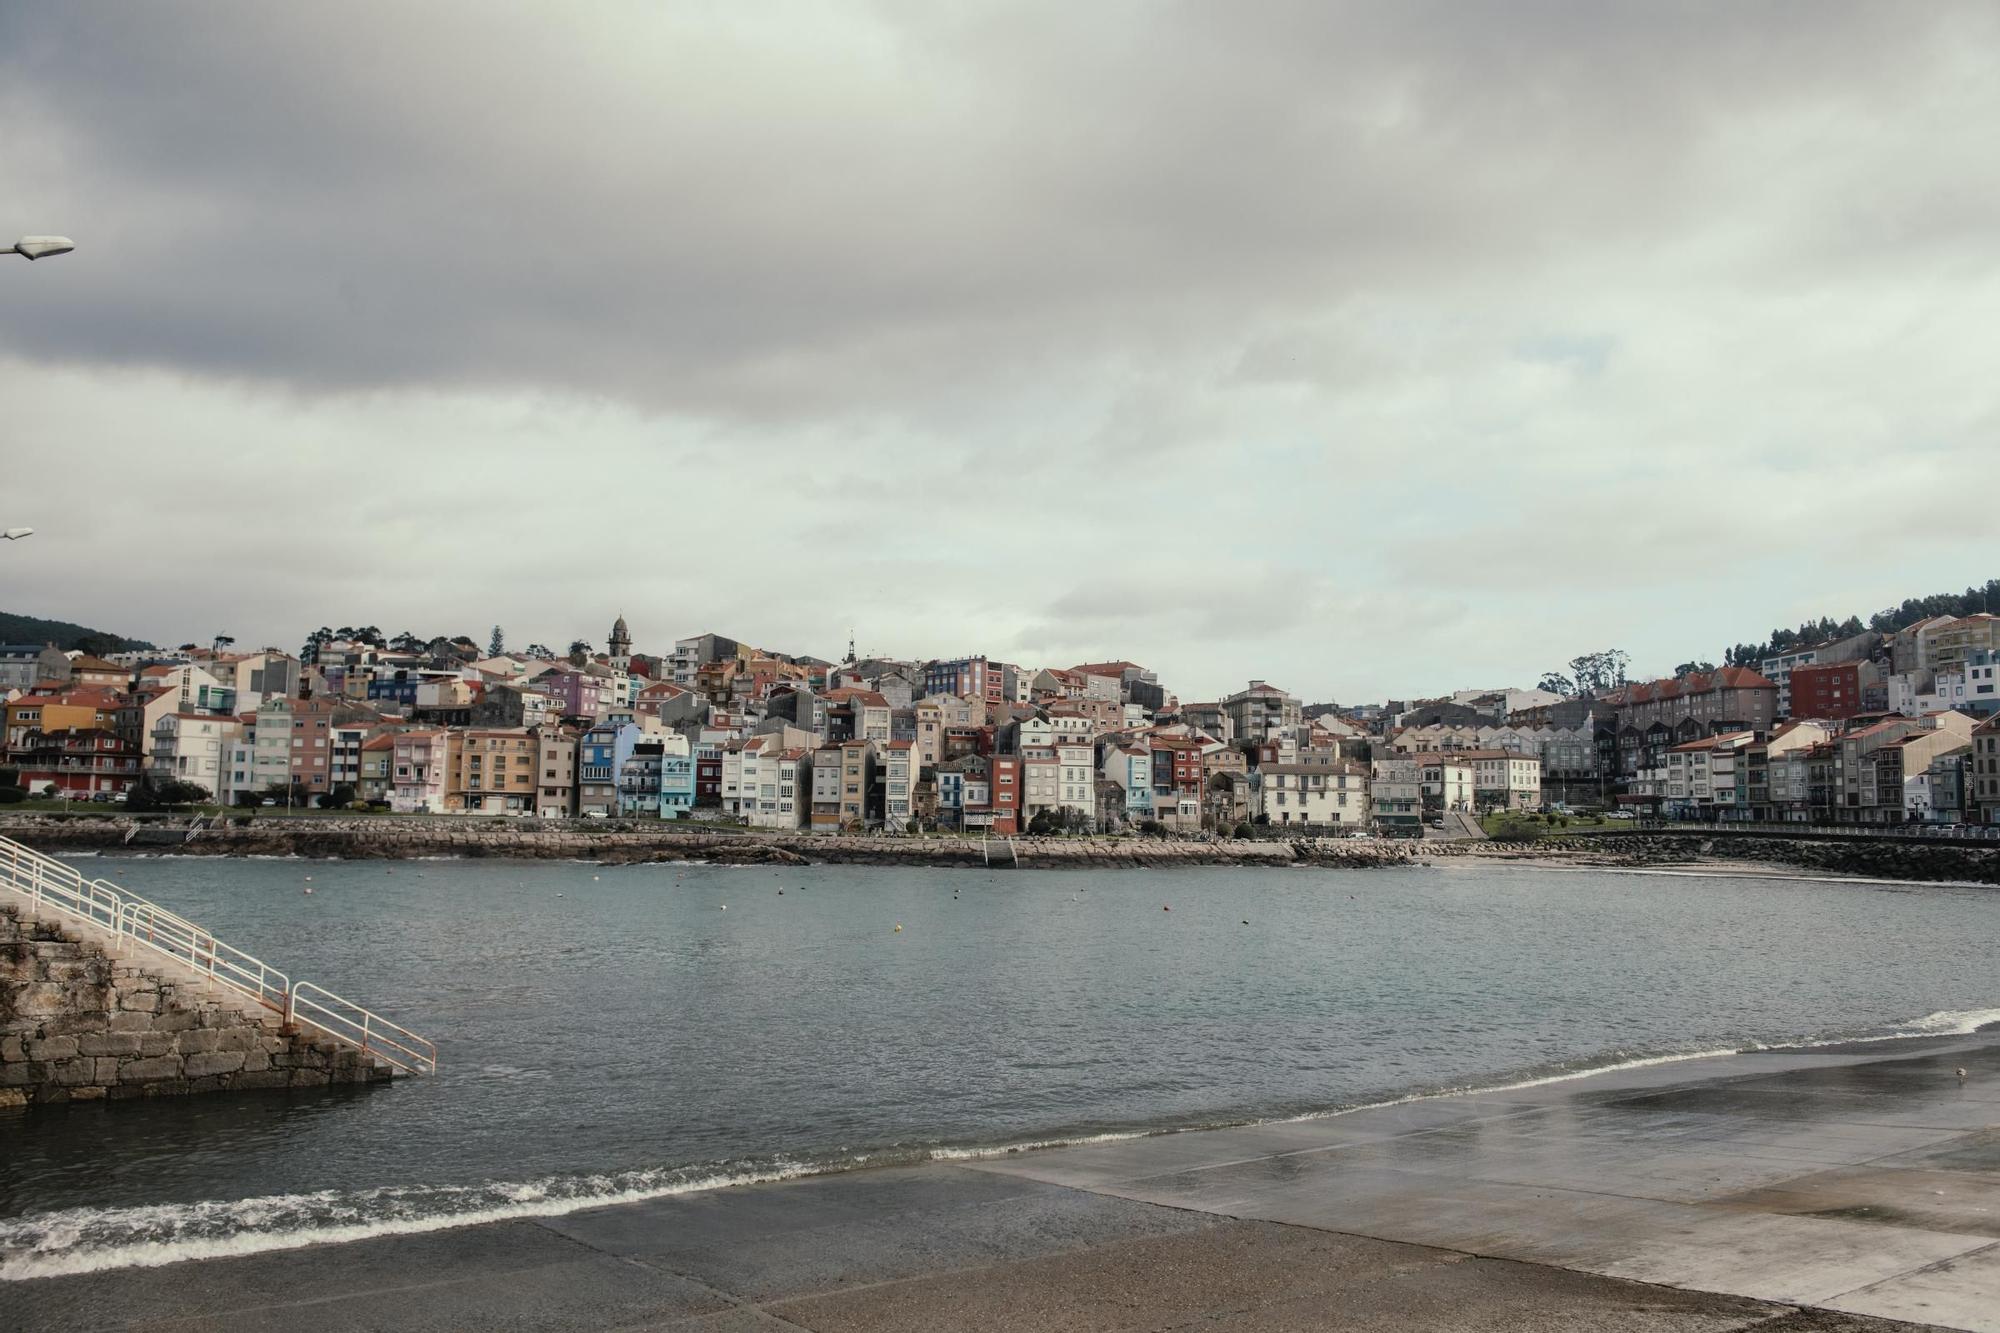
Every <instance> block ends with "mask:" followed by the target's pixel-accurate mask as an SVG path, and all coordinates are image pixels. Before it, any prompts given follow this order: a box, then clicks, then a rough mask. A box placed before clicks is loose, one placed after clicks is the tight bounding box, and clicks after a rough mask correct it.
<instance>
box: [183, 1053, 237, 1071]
mask: <svg viewBox="0 0 2000 1333" xmlns="http://www.w3.org/2000/svg"><path fill="white" fill-rule="evenodd" d="M184 1068H185V1069H186V1071H187V1076H188V1077H189V1078H207V1077H209V1076H210V1075H213V1074H233V1073H235V1072H236V1071H237V1070H239V1069H241V1068H243V1052H241V1051H216V1052H214V1053H213V1054H209V1055H190V1056H189V1057H187V1060H186V1062H185V1064H184Z"/></svg>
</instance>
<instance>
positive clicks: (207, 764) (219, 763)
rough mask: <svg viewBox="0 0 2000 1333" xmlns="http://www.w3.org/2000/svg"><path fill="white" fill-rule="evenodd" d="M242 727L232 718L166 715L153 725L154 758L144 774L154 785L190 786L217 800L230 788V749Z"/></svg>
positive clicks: (186, 714)
mask: <svg viewBox="0 0 2000 1333" xmlns="http://www.w3.org/2000/svg"><path fill="white" fill-rule="evenodd" d="M242 730H243V726H242V724H241V723H240V722H238V721H237V720H236V719H235V718H233V717H212V716H209V715H207V714H201V713H168V714H166V715H165V716H164V717H162V718H160V719H159V720H157V721H156V722H154V723H153V757H152V761H151V763H150V764H149V765H148V767H147V770H146V771H147V774H148V775H149V776H150V777H151V778H152V779H153V780H154V781H155V782H165V781H170V780H171V781H177V782H193V783H196V784H198V785H200V786H203V787H206V788H207V789H208V791H209V794H210V795H212V796H214V797H215V798H216V799H217V800H221V799H223V795H222V794H223V791H224V789H225V788H226V787H227V786H228V785H229V782H228V771H227V770H228V768H229V758H230V754H229V752H230V747H231V746H232V745H233V744H234V743H235V741H236V738H237V736H238V734H239V733H240V732H241V731H242Z"/></svg>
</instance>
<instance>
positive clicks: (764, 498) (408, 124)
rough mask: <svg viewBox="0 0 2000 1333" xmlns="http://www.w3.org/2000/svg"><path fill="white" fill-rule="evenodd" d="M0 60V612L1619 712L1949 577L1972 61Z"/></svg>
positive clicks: (1978, 117) (474, 27)
mask: <svg viewBox="0 0 2000 1333" xmlns="http://www.w3.org/2000/svg"><path fill="white" fill-rule="evenodd" d="M368 9H369V6H367V5H355V4H343V5H337V6H311V7H308V6H296V7H294V6H286V7H270V6H249V5H237V6H232V5H221V4H206V5H201V4H192V3H189V4H174V5H157V6H126V5H116V6H114V5H101V6H100V5H94V4H77V3H50V4H38V3H22V2H17V3H12V4H9V5H6V6H4V7H0V126H4V127H5V133H4V134H0V234H4V235H5V236H6V237H7V238H8V239H10V240H11V239H12V237H13V236H15V235H17V234H20V233H35V232H61V233H67V234H69V235H71V236H73V237H74V238H75V239H76V241H77V244H78V249H77V251H76V253H75V254H72V255H68V256H65V257H62V258H60V259H54V260H49V261H46V262H42V263H37V264H34V265H32V266H31V265H29V264H26V263H23V262H21V261H19V260H14V259H11V258H10V259H7V260H0V468H3V469H4V473H0V508H4V514H0V519H4V522H5V523H7V524H9V525H15V524H24V523H25V524H32V525H33V526H34V527H36V528H37V529H38V532H37V535H36V536H35V537H34V538H32V539H30V540H29V541H26V542H19V543H14V544H11V545H9V546H7V547H5V548H4V549H0V560H4V562H5V563H4V567H0V609H5V610H10V611H19V612H28V613H34V614H43V615H54V616H60V617H63V618H66V619H73V620H78V621H82V622H84V623H87V624H91V625H96V626H99V627H102V628H107V629H113V630H117V631H121V632H125V633H131V634H137V635H142V636H144V637H148V638H153V639H156V640H159V641H162V642H167V643H176V642H181V641H183V640H186V639H202V640H206V639H207V638H208V637H210V636H211V635H213V634H216V633H229V634H233V635H234V636H235V637H237V638H238V639H239V640H240V641H244V642H265V641H269V642H273V643H279V644H284V645H288V646H296V644H297V643H298V642H299V640H300V639H301V638H302V637H303V635H304V633H305V632H306V631H307V630H309V629H311V628H312V627H313V626H316V625H318V624H321V623H329V624H334V625H339V624H341V623H346V622H351V623H356V624H361V623H373V624H377V625H379V626H381V627H382V628H383V629H384V630H386V631H389V632H395V631H397V630H400V629H405V628H409V629H413V630H416V631H418V632H422V633H433V632H439V633H470V634H473V635H475V636H476V637H479V638H481V639H483V638H484V636H485V635H486V633H487V631H488V629H489V627H490V626H492V625H493V624H494V623H495V622H496V621H497V622H499V623H500V624H502V625H504V626H505V627H506V629H507V632H508V636H509V639H510V640H511V641H512V642H514V643H515V644H517V645H521V644H525V643H527V642H528V641H530V640H541V641H544V642H547V643H550V644H554V645H557V646H558V647H560V646H561V645H562V644H566V643H567V642H568V641H569V640H570V639H571V638H572V637H578V636H581V637H584V638H588V639H590V640H592V641H593V642H595V643H598V644H600V645H601V643H602V640H603V637H604V634H605V628H606V626H607V625H608V624H609V622H610V620H611V618H612V617H613V616H614V615H616V614H617V613H618V612H619V611H620V610H623V611H624V612H625V614H626V615H627V616H628V618H629V619H630V621H631V623H632V626H633V629H634V631H635V634H636V636H637V638H638V640H639V646H640V648H641V649H642V650H645V649H652V650H659V649H663V648H665V647H667V646H669V645H670V643H671V641H672V640H673V639H674V638H675V637H678V636H681V635H685V634H691V633H695V632H699V631H701V630H706V629H713V630H717V631H720V632H724V633H729V634H732V635H734V636H736V637H738V638H741V639H745V640H748V641H752V642H756V643H759V644H763V645H766V646H769V647H774V648H778V649H783V650H789V651H797V652H814V653H818V654H821V655H824V656H837V655H838V654H839V652H840V651H841V650H842V649H843V648H844V646H845V642H846V640H847V636H848V632H849V629H850V627H852V629H853V631H854V632H855V634H856V635H857V637H858V639H859V643H860V646H861V648H862V650H863V651H864V652H866V651H874V652H880V653H885V654H898V655H904V654H907V655H926V656H929V655H955V654H959V653H965V652H985V653H988V654H990V655H993V656H998V657H1004V658H1008V659H1011V660H1017V661H1021V662H1024V663H1030V664H1068V663H1070V662H1073V661H1077V660H1083V659H1096V658H1104V657H1129V658H1132V659H1134V660H1138V661H1142V662H1145V663H1147V664H1149V665H1152V666H1154V667H1156V668H1157V669H1158V670H1159V671H1160V672H1161V673H1162V676H1163V679H1164V680H1165V682H1166V683H1167V684H1168V685H1169V686H1170V687H1172V688H1176V689H1178V690H1179V691H1180V692H1181V693H1182V694H1183V695H1184V696H1185V697H1193V696H1197V695H1205V694H1212V693H1215V692H1217V691H1220V690H1223V689H1225V688H1229V687H1233V686H1238V685H1240V683H1241V682H1242V681H1243V680H1244V679H1246V678H1248V677H1250V676H1253V675H1254V676H1260V677H1265V678H1268V679H1271V680H1274V681H1277V682H1279V683H1281V684H1284V685H1286V686H1287V687H1289V688H1291V689H1293V690H1295V691H1297V692H1299V693H1301V694H1304V695H1306V696H1307V697H1308V698H1335V697H1337V698H1339V699H1341V700H1350V701H1351V700H1361V699H1365V698H1369V697H1380V696H1382V695H1385V694H1396V695H1399V696H1407V695H1413V694H1422V693H1428V692H1437V691H1444V690H1449V689H1454V688H1460V687H1469V686H1487V685H1495V684H1502V683H1532V681H1533V680H1534V679H1535V678H1536V677H1537V676H1538V675H1539V674H1540V673H1541V672H1542V671H1543V670H1544V669H1547V668H1549V667H1553V666H1558V665H1560V664H1561V663H1563V662H1564V661H1566V660H1567V659H1569V658H1570V657H1573V656H1575V655H1576V654H1578V653H1580V652H1584V651H1586V650H1591V649H1596V648H1602V647H1609V646H1623V647H1625V648H1626V649H1628V650H1629V651H1630V652H1631V653H1632V656H1633V659H1634V667H1635V669H1638V670H1649V669H1650V670H1662V671H1663V670H1667V669H1670V668H1671V667H1672V666H1673V665H1674V664H1675V663H1676V662H1678V661H1680V660H1682V659H1684V658H1686V657H1689V656H1693V655H1697V654H1699V655H1705V656H1716V655H1718V654H1719V653H1720V651H1721V649H1722V647H1723V646H1724V645H1726V644H1728V643H1731V642H1735V641H1737V640H1741V639H1752V638H1759V637H1761V636H1762V634H1763V633H1764V631H1765V630H1767V629H1768V628H1769V627H1770V626H1771V625H1772V624H1773V623H1776V622H1783V621H1795V620H1797V619H1799V618H1801V617H1803V616H1806V615H1815V616H1817V615H1819V614H1822V613H1831V614H1835V615H1845V614H1847V613H1848V612H1850V611H1862V612H1866V611H1868V610H1870V609H1872V608H1875V607H1879V606H1882V605H1886V604H1889V603H1892V602H1894V601H1897V600H1900V599H1901V598H1902V597H1904V596H1906V595H1912V594H1922V593H1929V592H1934V591H1939V590H1944V589H1955V588H1960V587H1963V586H1965V585H1966V584H1967V583H1969V582H1973V581H1984V580H1985V579H1986V578H1988V577H1991V576H1993V575H1995V574H1996V573H2000V568H1996V567H1995V555H1996V551H1997V550H2000V540H1997V539H1996V527H1997V526H2000V521H1996V518H1995V513H1996V511H1995V508H1994V504H1993V494H1994V492H1993V477H1994V460H1995V458H1996V456H2000V440H1996V434H2000V411H1996V397H1997V396H2000V377H1996V375H1995V372H1994V349H1995V345H1996V344H1995V334H1994V319H1995V312H1996V311H2000V263H1996V253H2000V250H1996V247H2000V153H1996V152H1995V138H1994V136H1995V126H2000V80H1996V79H1994V78H1993V75H1992V71H1993V68H1994V61H1995V56H1996V54H2000V6H1994V5H1992V4H1990V3H1987V0H1967V2H1966V3H1947V2H1943V0H1939V2H1935V3H1926V4H1924V5H1919V6H1906V5H1892V4H1884V3H1880V2H1879V0H1877V2H1876V3H1867V4H1850V3H1843V2H1842V0H1795V2H1793V3H1766V4H1743V5H1735V4H1729V5H1724V4H1702V5H1696V4H1686V5H1678V6H1676V5H1663V4H1658V3H1648V4H1630V5H1619V4H1603V3H1586V2H1585V0H1563V2H1558V0H1523V2H1522V3H1514V4H1509V5H1506V6H1497V5H1495V6H1468V5H1463V4H1446V3H1421V2H1414V0H1398V3H1395V4H1386V3H1385V4H1339V3H1328V2H1327V0H1298V2H1296V3H1292V2H1290V0H1273V2H1272V3H1246V4H1231V5H1217V4H1208V3H1186V4H1173V3H1157V4H1146V3H1130V2H1127V0H1104V2H1103V3H1096V4H1089V5H1077V4H1074V3H1054V2H1051V3H1046V4H1041V3H1008V4H992V5H985V4H969V3H952V2H950V0H907V2H903V0H885V2H884V3H877V4H846V5H843V4H833V3H827V2H825V0H814V2H813V3H799V4H785V3H759V4H755V5H743V4H740V3H723V2H722V0H717V2H715V3H685V4H655V3H648V4H635V5H630V6H619V5H614V4H610V3H599V4H593V5H589V6H581V7H575V8H571V7H559V6H554V5H545V6H492V5H478V6H472V5H467V6H463V7H455V6H451V5H447V4H442V3H426V4H423V5H417V6H405V5H396V6H380V7H377V8H376V12H375V14H374V15H373V16H372V17H371V16H370V15H369V13H368V12H367V11H368Z"/></svg>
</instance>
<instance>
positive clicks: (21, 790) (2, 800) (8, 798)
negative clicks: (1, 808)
mask: <svg viewBox="0 0 2000 1333" xmlns="http://www.w3.org/2000/svg"><path fill="white" fill-rule="evenodd" d="M27 799H28V789H27V788H26V787H0V805H19V804H20V803H21V802H23V801H25V800H27Z"/></svg>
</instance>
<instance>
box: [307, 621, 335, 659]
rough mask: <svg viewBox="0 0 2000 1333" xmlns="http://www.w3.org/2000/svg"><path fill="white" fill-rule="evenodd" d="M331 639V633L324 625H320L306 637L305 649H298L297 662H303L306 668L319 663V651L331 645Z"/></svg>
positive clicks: (332, 635)
mask: <svg viewBox="0 0 2000 1333" xmlns="http://www.w3.org/2000/svg"><path fill="white" fill-rule="evenodd" d="M333 639H334V634H333V631H332V630H331V629H329V628H328V627H326V626H325V625H321V626H320V627H319V628H318V629H316V630H314V631H313V632H312V633H310V634H308V635H306V644H305V647H303V648H301V649H299V661H301V662H304V663H305V664H307V665H308V666H310V665H312V664H313V663H315V662H317V661H319V650H320V649H322V648H324V647H326V645H328V644H329V643H332V642H333Z"/></svg>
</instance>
